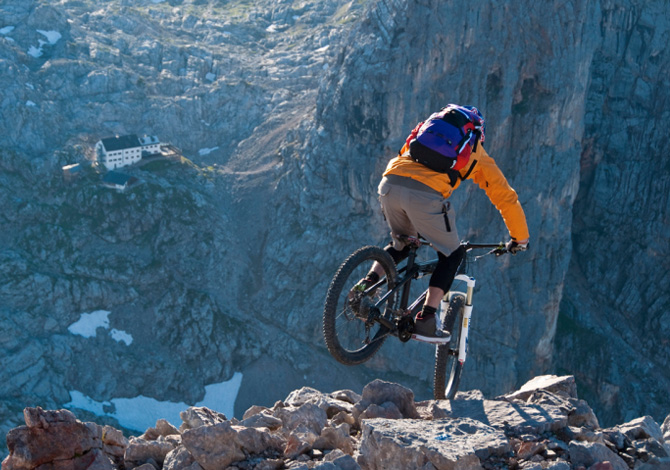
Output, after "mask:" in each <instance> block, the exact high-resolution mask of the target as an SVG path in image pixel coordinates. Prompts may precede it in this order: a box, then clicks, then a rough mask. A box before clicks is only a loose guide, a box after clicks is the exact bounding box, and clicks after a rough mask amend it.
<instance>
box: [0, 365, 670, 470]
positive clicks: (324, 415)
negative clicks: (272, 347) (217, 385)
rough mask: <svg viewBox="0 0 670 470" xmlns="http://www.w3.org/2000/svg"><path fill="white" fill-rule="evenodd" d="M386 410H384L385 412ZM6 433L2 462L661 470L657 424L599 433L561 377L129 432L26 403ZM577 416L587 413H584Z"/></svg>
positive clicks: (179, 469)
mask: <svg viewBox="0 0 670 470" xmlns="http://www.w3.org/2000/svg"><path fill="white" fill-rule="evenodd" d="M389 410H392V411H389ZM24 415H25V423H26V425H25V426H20V427H18V428H15V429H12V430H11V431H10V432H9V433H8V435H7V444H8V447H9V450H10V454H9V456H8V457H7V458H6V459H5V460H4V462H3V463H2V470H32V469H39V470H48V469H53V470H56V469H60V470H70V469H72V470H84V469H89V470H117V469H119V470H131V469H142V470H161V469H163V470H187V469H188V470H224V469H228V470H281V469H292V470H307V469H321V470H326V469H332V470H337V469H340V470H356V469H366V470H367V469H369V470H382V469H385V470H395V469H397V470H413V469H417V470H418V469H422V470H453V469H457V470H496V469H502V468H506V469H510V470H547V469H551V470H571V469H574V470H580V469H581V470H663V469H667V468H668V467H669V466H670V442H666V436H667V434H668V430H667V422H668V420H667V419H666V421H665V422H664V424H663V426H659V425H658V424H657V423H656V422H655V421H654V420H653V419H651V418H650V417H648V416H645V417H642V418H639V419H635V420H632V421H630V422H627V423H624V424H621V425H619V426H614V427H610V428H605V429H602V428H600V427H599V426H598V424H597V422H598V421H597V418H596V417H595V416H594V415H593V412H592V411H591V409H590V407H589V406H588V404H587V403H586V402H584V401H583V400H580V399H579V398H578V397H577V393H576V387H575V382H574V378H573V377H572V376H564V377H556V376H542V377H537V378H535V379H534V380H533V381H531V382H529V383H527V384H526V385H525V386H524V387H523V388H522V389H520V390H519V391H517V392H514V393H510V394H507V395H504V396H500V397H497V398H494V399H485V398H484V397H483V396H482V395H481V394H472V393H467V394H459V396H457V398H456V399H454V400H448V401H447V400H445V401H432V400H431V401H419V402H416V401H414V395H413V392H412V391H411V390H409V389H407V388H405V387H402V386H401V385H398V384H394V383H389V382H384V381H381V380H376V381H373V382H371V383H369V384H368V385H366V386H365V388H364V389H363V392H362V394H361V395H358V394H356V393H354V392H352V391H350V390H342V391H337V392H333V393H322V392H319V391H317V390H315V389H313V388H309V387H304V388H301V389H299V390H295V391H294V392H292V393H291V394H290V395H289V396H288V397H287V398H286V399H285V400H284V401H280V402H277V403H275V404H274V406H272V407H269V408H268V407H263V406H253V407H251V408H250V409H249V410H247V412H246V413H245V416H244V419H243V420H242V421H239V420H237V419H234V418H233V419H231V420H228V419H226V417H225V416H224V415H222V414H221V413H217V412H215V411H213V410H209V409H207V408H203V407H199V408H195V407H194V408H189V409H187V410H185V411H184V412H182V414H181V417H182V420H183V423H182V425H181V426H180V427H179V429H177V428H176V427H175V426H173V425H172V424H170V423H168V422H166V421H165V420H159V421H158V422H157V423H156V426H155V427H152V428H150V429H147V430H146V432H145V433H144V434H143V435H142V436H139V437H130V438H129V439H126V438H125V437H124V436H123V435H122V433H121V432H120V431H119V430H116V429H114V428H111V427H109V426H104V427H103V426H99V425H97V424H95V423H90V422H87V423H82V422H81V421H79V420H77V419H76V418H75V416H74V415H73V414H72V413H71V412H69V411H67V410H60V411H45V410H43V409H41V408H26V409H25V412H24ZM586 416H588V418H586Z"/></svg>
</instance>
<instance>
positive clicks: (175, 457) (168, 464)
mask: <svg viewBox="0 0 670 470" xmlns="http://www.w3.org/2000/svg"><path fill="white" fill-rule="evenodd" d="M194 463H195V459H194V458H193V456H192V455H191V453H190V452H189V451H188V450H187V449H186V447H184V446H183V445H180V446H179V447H176V448H174V449H173V450H171V451H170V452H169V453H168V454H167V455H166V456H165V461H164V462H163V469H164V470H184V469H186V468H189V467H190V466H191V465H193V464H194ZM196 465H197V464H196Z"/></svg>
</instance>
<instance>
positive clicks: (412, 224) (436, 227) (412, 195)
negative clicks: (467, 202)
mask: <svg viewBox="0 0 670 470" xmlns="http://www.w3.org/2000/svg"><path fill="white" fill-rule="evenodd" d="M378 193H379V202H380V203H381V206H382V212H383V213H384V217H385V218H386V222H387V223H388V225H389V227H390V228H391V236H392V237H393V247H394V248H395V249H396V250H402V249H403V248H404V247H405V245H406V244H405V243H404V242H402V241H400V240H399V239H398V238H397V237H398V236H399V235H409V236H413V237H416V236H419V235H421V237H423V238H425V239H426V240H428V241H429V242H430V244H431V245H432V246H433V248H435V249H436V250H438V251H440V252H441V253H442V254H444V255H445V256H449V255H450V254H451V253H453V252H454V251H455V250H456V249H457V248H459V247H460V239H459V238H458V231H457V230H456V214H455V213H454V210H453V208H452V207H451V203H450V202H449V201H448V200H447V199H444V198H443V197H442V194H440V193H439V192H437V191H435V190H433V189H431V188H430V187H428V186H426V185H424V184H422V183H419V182H418V181H415V180H413V179H411V178H406V177H402V176H396V175H390V176H389V177H384V178H382V181H381V183H379V188H378Z"/></svg>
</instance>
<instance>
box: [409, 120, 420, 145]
mask: <svg viewBox="0 0 670 470" xmlns="http://www.w3.org/2000/svg"><path fill="white" fill-rule="evenodd" d="M421 126H423V121H421V122H420V123H419V124H417V125H416V127H415V128H414V130H412V132H411V133H410V134H409V136H408V137H407V139H406V140H405V143H406V144H407V145H409V143H410V142H411V141H413V140H414V139H416V135H417V134H418V133H419V129H421Z"/></svg>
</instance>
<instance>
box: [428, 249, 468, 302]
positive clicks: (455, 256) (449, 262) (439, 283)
mask: <svg viewBox="0 0 670 470" xmlns="http://www.w3.org/2000/svg"><path fill="white" fill-rule="evenodd" d="M437 258H438V261H437V266H436V267H435V272H433V275H432V276H431V277H430V282H429V283H428V285H429V286H430V287H438V288H440V289H442V290H443V291H444V292H447V291H448V290H449V288H450V287H451V283H452V282H454V277H456V272H457V271H458V267H459V266H460V265H461V262H462V261H463V258H465V248H463V247H462V246H460V247H458V249H456V251H454V252H453V253H452V254H451V255H449V256H444V255H443V254H442V253H440V252H439V251H438V252H437Z"/></svg>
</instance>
